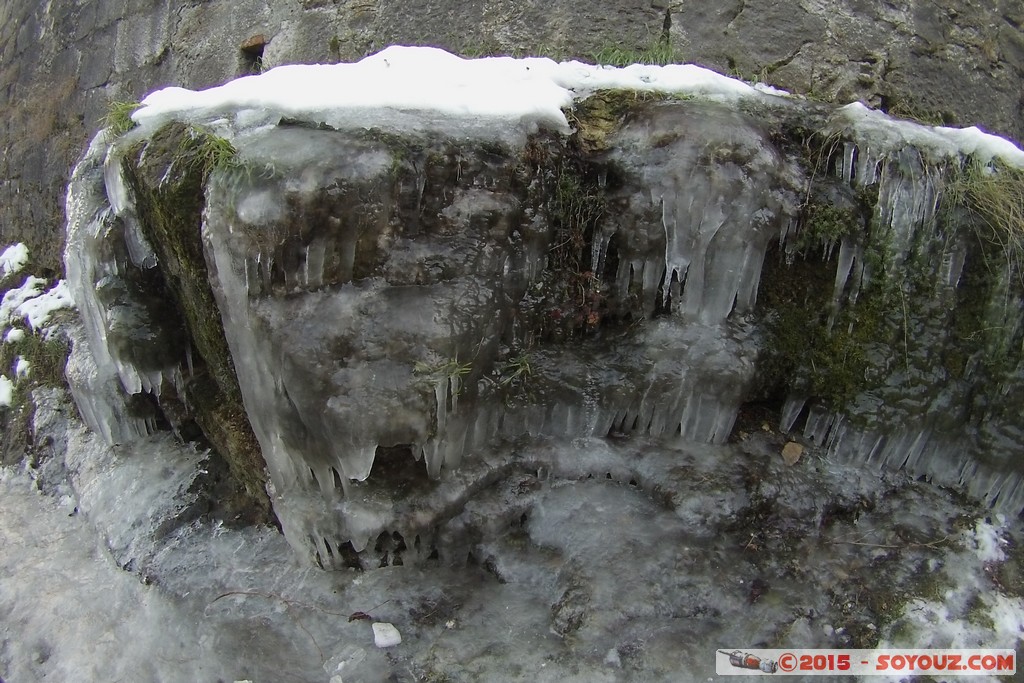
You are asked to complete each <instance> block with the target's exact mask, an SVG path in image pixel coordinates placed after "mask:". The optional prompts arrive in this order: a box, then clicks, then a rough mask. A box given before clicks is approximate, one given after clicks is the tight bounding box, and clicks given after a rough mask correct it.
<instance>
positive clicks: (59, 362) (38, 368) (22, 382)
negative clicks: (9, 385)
mask: <svg viewBox="0 0 1024 683" xmlns="http://www.w3.org/2000/svg"><path fill="white" fill-rule="evenodd" d="M68 353H69V347H68V342H67V340H66V339H65V338H64V337H63V336H61V335H59V334H52V335H50V336H49V337H47V336H45V335H43V334H42V333H33V332H32V331H31V330H25V336H24V337H22V338H21V339H20V340H19V341H16V342H4V343H3V344H2V345H0V364H2V365H0V367H2V370H0V374H4V375H7V376H8V377H10V378H11V380H13V381H14V395H13V397H12V398H13V400H12V401H11V408H12V409H15V408H18V407H19V406H24V405H27V403H28V395H29V393H30V392H31V391H32V390H33V389H37V388H39V387H62V386H65V384H66V382H65V380H64V365H65V363H66V362H67V358H68ZM18 358H23V359H24V360H26V361H28V363H29V370H28V375H27V376H26V377H20V378H19V377H15V373H14V365H15V362H16V361H17V359H18Z"/></svg>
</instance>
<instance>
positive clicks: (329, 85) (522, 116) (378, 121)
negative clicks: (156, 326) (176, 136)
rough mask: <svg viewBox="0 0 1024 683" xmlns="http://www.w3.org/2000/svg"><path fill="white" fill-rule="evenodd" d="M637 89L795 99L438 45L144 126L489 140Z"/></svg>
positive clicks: (309, 70) (1000, 149)
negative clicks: (592, 98) (455, 51)
mask: <svg viewBox="0 0 1024 683" xmlns="http://www.w3.org/2000/svg"><path fill="white" fill-rule="evenodd" d="M607 89H629V90H637V91H644V92H661V93H673V94H679V95H690V96H698V97H701V98H706V99H714V100H726V101H734V100H737V99H740V98H750V97H755V98H756V97H768V98H774V97H780V96H786V95H787V93H785V92H784V91H780V90H777V89H775V88H770V87H768V86H764V85H760V84H759V85H757V86H751V85H749V84H747V83H744V82H743V81H740V80H737V79H734V78H729V77H727V76H723V75H721V74H718V73H715V72H714V71H711V70H709V69H705V68H703V67H699V66H696V65H693V64H670V65H667V66H651V65H643V64H633V65H631V66H627V67H624V68H618V67H611V66H600V65H593V64H584V63H582V62H578V61H569V62H555V61H554V60H551V59H548V58H544V57H529V58H523V59H516V58H512V57H487V58H483V59H463V58H461V57H457V56H455V55H452V54H450V53H448V52H445V51H444V50H441V49H438V48H432V47H405V46H392V47H389V48H387V49H385V50H382V51H381V52H378V53H376V54H374V55H370V56H369V57H366V58H365V59H363V60H361V61H359V62H355V63H351V64H316V65H287V66H279V67H277V68H275V69H271V70H269V71H267V72H265V73H262V74H259V75H256V76H246V77H243V78H239V79H236V80H234V81H231V82H229V83H226V84H224V85H221V86H218V87H215V88H209V89H207V90H201V91H194V90H187V89H185V88H178V87H170V88H164V89H162V90H158V91H156V92H154V93H151V94H150V95H149V96H148V97H146V98H145V99H144V100H143V101H142V104H143V106H142V107H141V108H140V109H138V110H137V111H136V112H135V113H134V114H133V115H132V118H133V119H134V120H135V121H136V122H137V123H139V124H142V125H143V126H144V127H148V126H151V125H152V126H158V125H160V124H161V123H164V122H166V121H168V120H173V119H177V120H197V119H204V120H207V121H209V120H211V119H216V118H218V117H233V119H234V121H233V122H234V123H235V124H236V125H238V126H241V127H245V128H252V127H257V126H259V125H261V124H262V125H276V124H277V123H278V121H279V120H280V119H281V118H282V117H287V118H294V119H300V120H305V121H309V122H313V123H326V124H328V125H330V126H333V127H336V128H352V127H367V128H368V127H380V128H393V129H397V130H432V129H439V128H444V127H445V126H446V125H447V123H448V122H450V121H451V120H458V121H462V122H466V121H474V122H475V129H476V132H477V133H478V134H481V135H483V136H490V137H503V132H506V133H507V132H510V131H515V133H517V134H518V135H522V134H529V133H532V132H535V131H536V130H538V129H540V128H547V129H552V130H556V131H559V132H563V133H567V132H569V130H570V125H569V122H568V120H567V119H566V117H565V113H564V112H563V109H565V108H566V107H569V106H570V105H571V104H572V103H573V102H574V101H575V100H578V99H582V98H585V97H587V96H588V95H591V94H593V93H594V92H596V91H599V90H607ZM838 114H839V118H840V119H844V120H845V121H847V122H848V123H849V124H851V125H853V126H854V127H855V128H857V129H858V130H864V131H866V130H869V129H870V130H871V131H872V135H879V136H880V137H882V138H889V139H891V140H894V141H895V140H902V141H905V142H907V143H912V144H917V145H922V146H928V147H933V148H936V149H943V150H947V151H953V152H959V153H962V154H978V155H981V156H985V157H989V158H991V157H994V156H998V157H1000V158H1002V159H1004V160H1005V161H1007V162H1009V163H1014V164H1017V165H1024V151H1021V150H1020V149H1019V148H1018V147H1016V146H1015V145H1014V144H1013V143H1012V142H1010V141H1009V140H1006V139H1004V138H1001V137H998V136H995V135H990V134H987V133H984V132H982V131H981V130H979V129H977V128H973V127H972V128H966V129H962V130H960V129H954V128H945V127H931V126H924V125H919V124H915V123H911V122H908V121H895V120H893V119H890V118H889V117H888V116H886V115H885V114H883V113H881V112H877V111H872V110H869V109H868V108H867V107H865V106H864V105H862V104H860V103H853V104H850V105H848V106H847V107H844V108H843V109H840V110H839V112H838Z"/></svg>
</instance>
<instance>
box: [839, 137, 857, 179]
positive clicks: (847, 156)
mask: <svg viewBox="0 0 1024 683" xmlns="http://www.w3.org/2000/svg"><path fill="white" fill-rule="evenodd" d="M856 156H857V146H856V145H854V144H853V143H852V142H844V143H843V168H842V173H841V175H842V178H843V180H845V181H846V182H848V183H850V184H853V182H854V179H855V176H854V164H855V162H856Z"/></svg>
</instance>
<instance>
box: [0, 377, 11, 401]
mask: <svg viewBox="0 0 1024 683" xmlns="http://www.w3.org/2000/svg"><path fill="white" fill-rule="evenodd" d="M13 400H14V382H12V381H11V380H9V379H8V378H7V377H6V376H5V375H0V406H9V405H11V402H12V401H13Z"/></svg>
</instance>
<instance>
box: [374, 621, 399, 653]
mask: <svg viewBox="0 0 1024 683" xmlns="http://www.w3.org/2000/svg"><path fill="white" fill-rule="evenodd" d="M401 642H402V634H401V633H399V632H398V629H397V628H395V626H394V624H389V623H387V622H386V621H378V622H376V623H375V624H374V625H373V644H374V645H376V646H377V647H393V646H395V645H398V644H399V643H401Z"/></svg>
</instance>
